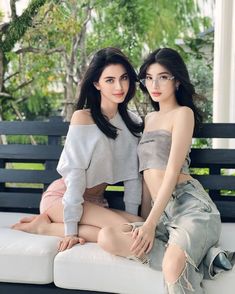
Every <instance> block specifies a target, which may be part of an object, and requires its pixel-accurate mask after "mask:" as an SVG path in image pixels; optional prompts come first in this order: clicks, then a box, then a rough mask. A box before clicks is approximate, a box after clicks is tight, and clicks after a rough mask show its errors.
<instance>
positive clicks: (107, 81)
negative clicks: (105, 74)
mask: <svg viewBox="0 0 235 294" xmlns="http://www.w3.org/2000/svg"><path fill="white" fill-rule="evenodd" d="M105 82H106V83H108V84H112V83H113V82H114V79H108V80H106V81H105Z"/></svg>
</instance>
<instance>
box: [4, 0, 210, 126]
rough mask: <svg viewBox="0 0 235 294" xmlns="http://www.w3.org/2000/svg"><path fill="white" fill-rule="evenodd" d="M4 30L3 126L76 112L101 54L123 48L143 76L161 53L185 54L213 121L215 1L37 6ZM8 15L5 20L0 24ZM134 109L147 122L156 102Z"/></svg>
mask: <svg viewBox="0 0 235 294" xmlns="http://www.w3.org/2000/svg"><path fill="white" fill-rule="evenodd" d="M16 2H17V1H16V0H11V2H10V3H11V18H10V19H9V21H8V22H2V23H1V24H0V119H1V120H25V119H28V120H35V119H45V118H48V117H50V116H51V115H55V114H57V115H58V114H59V115H63V117H64V118H65V120H67V121H69V120H70V118H71V115H72V112H73V111H74V109H75V105H76V97H77V96H78V92H79V82H80V80H81V78H82V75H83V73H84V70H85V69H86V67H87V64H88V63H89V61H90V59H91V57H92V55H93V54H94V52H95V51H97V50H98V49H100V48H102V47H106V46H117V47H119V48H121V49H122V50H123V51H124V52H125V53H126V54H127V55H128V56H129V57H130V59H131V61H132V62H133V64H134V66H135V68H136V70H137V71H138V66H139V64H140V63H141V61H142V60H143V58H144V57H145V56H146V55H147V54H148V53H149V52H150V51H151V50H153V49H156V48H158V47H163V46H167V47H173V48H176V49H177V50H179V51H180V53H181V54H183V56H184V59H185V61H186V63H187V65H188V67H189V71H190V75H191V79H192V81H193V83H194V84H195V86H196V89H197V91H198V92H199V93H202V94H203V95H204V96H205V97H206V99H205V100H204V101H199V103H200V106H201V107H202V109H203V112H204V114H205V119H206V121H211V117H212V111H211V101H212V87H213V85H212V80H213V78H212V71H213V32H214V30H213V17H212V16H211V15H210V16H208V15H206V14H205V13H204V12H203V7H205V5H207V7H210V10H211V11H213V7H214V0H210V1H209V0H208V1H203V0H201V1H195V0H181V1H171V0H117V1H110V0H96V1H94V0H86V1H85V0H82V1H81V0H68V1H63V0H50V1H47V0H31V1H30V2H29V5H28V6H27V7H26V9H25V10H24V11H23V13H22V14H21V15H20V16H18V15H17V13H16ZM1 17H3V14H2V13H1V14H0V19H1ZM131 107H132V108H133V109H134V110H135V111H136V112H138V113H139V114H140V115H145V114H146V112H147V111H148V108H149V107H150V105H149V101H146V99H145V97H143V96H142V95H141V93H140V92H139V91H138V93H137V95H136V99H135V101H134V102H133V103H132V105H131Z"/></svg>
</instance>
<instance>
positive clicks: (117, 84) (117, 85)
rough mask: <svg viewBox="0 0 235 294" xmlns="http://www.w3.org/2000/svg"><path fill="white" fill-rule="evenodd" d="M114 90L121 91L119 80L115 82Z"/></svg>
mask: <svg viewBox="0 0 235 294" xmlns="http://www.w3.org/2000/svg"><path fill="white" fill-rule="evenodd" d="M115 89H116V90H121V89H122V83H121V82H120V81H119V80H117V81H116V83H115Z"/></svg>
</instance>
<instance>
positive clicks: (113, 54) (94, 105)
mask: <svg viewBox="0 0 235 294" xmlns="http://www.w3.org/2000/svg"><path fill="white" fill-rule="evenodd" d="M111 64H121V65H123V67H124V68H125V69H126V72H127V75H128V78H129V81H130V83H129V90H128V92H127V95H126V97H125V100H124V101H123V102H122V103H120V104H118V111H119V113H120V115H121V117H122V119H123V121H124V122H125V124H126V126H127V128H128V129H129V131H130V132H131V133H132V134H133V135H134V136H139V133H140V132H141V131H142V130H143V123H137V122H135V121H133V120H132V119H131V118H130V116H129V114H128V110H127V105H128V102H129V101H130V100H131V99H132V98H133V97H134V95H135V92H136V82H137V75H136V72H135V70H134V68H133V66H132V65H131V63H130V62H129V60H128V58H127V57H126V55H124V54H123V53H122V51H121V50H119V49H118V48H114V47H107V48H103V49H101V50H99V51H98V52H96V53H95V55H94V57H93V58H92V60H91V62H90V64H89V66H88V69H87V71H86V72H85V74H84V77H83V79H82V82H81V87H80V94H79V97H78V103H77V109H84V108H89V109H90V111H91V116H92V118H93V120H94V122H95V123H96V125H97V126H98V128H99V129H100V130H101V131H102V132H103V133H104V134H105V135H106V136H107V137H109V138H112V139H115V138H116V137H117V128H116V127H115V126H113V125H112V124H111V123H110V122H109V121H108V119H107V117H106V116H104V115H103V114H102V112H101V96H100V91H98V90H97V89H96V88H95V86H94V82H98V80H99V78H100V76H101V74H102V72H103V70H104V69H105V68H106V67H107V66H108V65H111Z"/></svg>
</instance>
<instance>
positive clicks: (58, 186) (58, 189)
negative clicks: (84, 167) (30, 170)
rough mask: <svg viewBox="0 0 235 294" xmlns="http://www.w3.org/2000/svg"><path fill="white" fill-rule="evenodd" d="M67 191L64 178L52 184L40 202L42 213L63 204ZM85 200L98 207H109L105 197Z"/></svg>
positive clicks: (85, 198) (86, 197) (85, 197)
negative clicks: (57, 204)
mask: <svg viewBox="0 0 235 294" xmlns="http://www.w3.org/2000/svg"><path fill="white" fill-rule="evenodd" d="M65 191H66V186H65V182H64V179H63V178H60V179H58V180H55V181H54V182H52V183H51V184H50V186H49V187H48V188H47V190H46V191H45V192H44V193H43V194H42V199H41V202H40V213H43V212H45V211H46V210H48V209H49V208H50V207H51V206H52V205H54V204H56V203H58V202H62V197H63V196H64V193H65ZM84 200H85V201H89V202H92V203H94V204H96V205H99V206H102V207H106V208H107V207H108V202H107V200H106V199H105V198H104V197H103V195H99V196H95V197H91V196H90V197H89V196H86V195H84Z"/></svg>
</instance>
